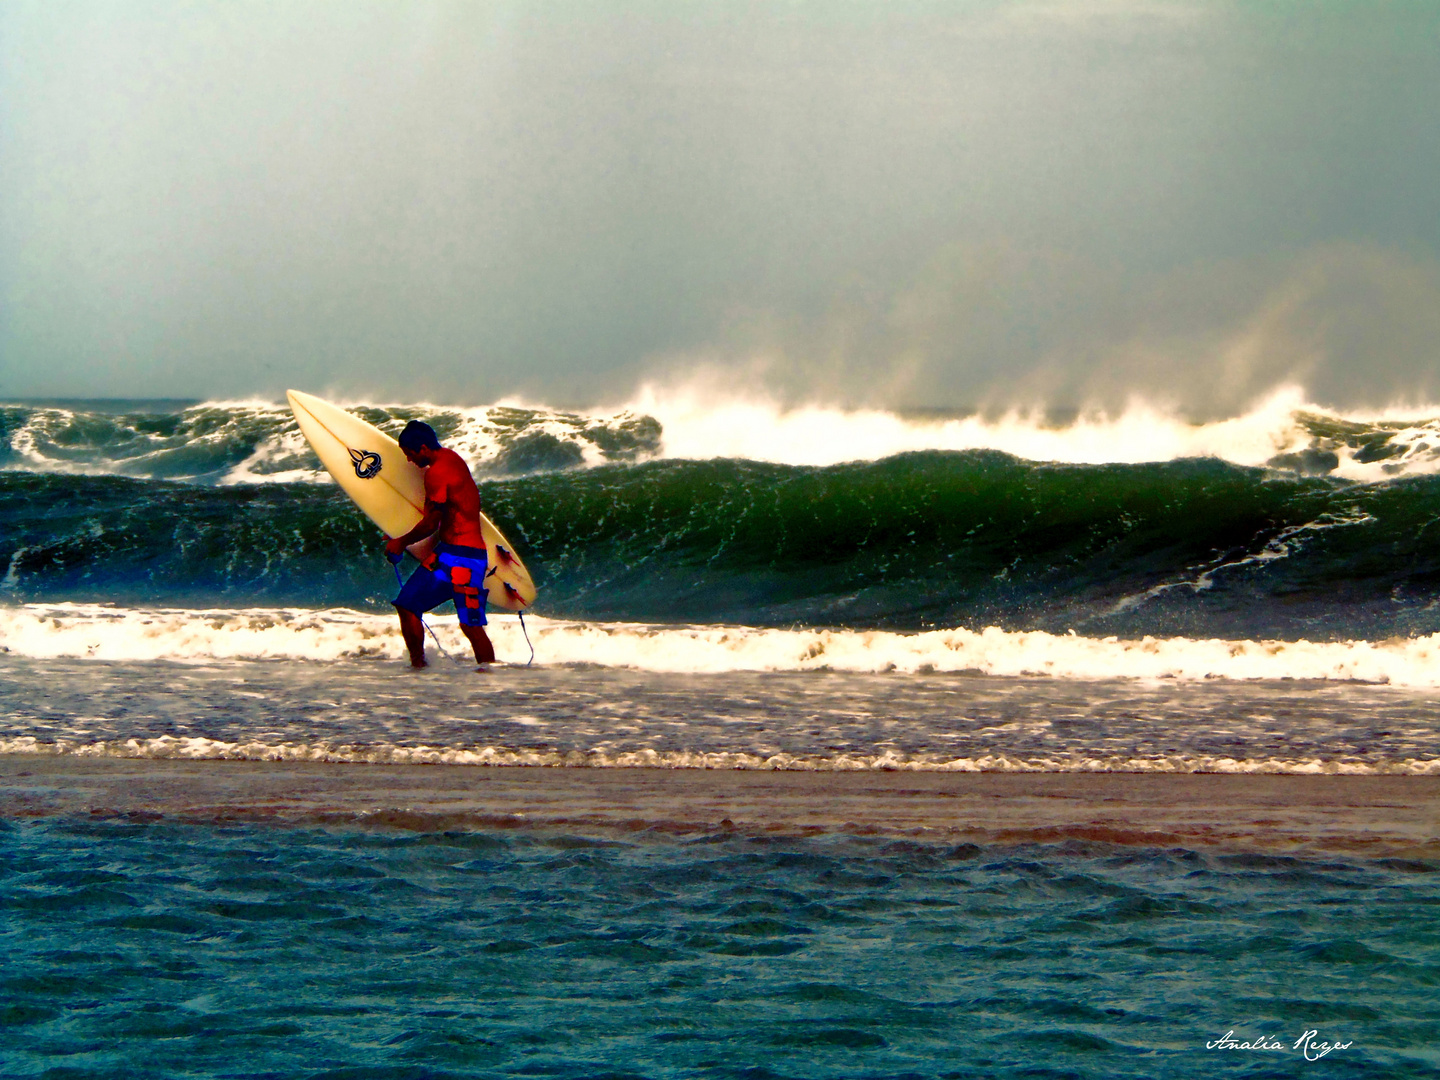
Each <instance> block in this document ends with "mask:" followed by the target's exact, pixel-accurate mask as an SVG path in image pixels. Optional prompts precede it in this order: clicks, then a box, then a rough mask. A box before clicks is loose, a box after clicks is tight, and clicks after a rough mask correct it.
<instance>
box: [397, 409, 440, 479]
mask: <svg viewBox="0 0 1440 1080" xmlns="http://www.w3.org/2000/svg"><path fill="white" fill-rule="evenodd" d="M397 441H398V442H399V443H400V449H401V450H404V451H405V457H406V458H407V459H408V460H409V461H410V463H411V464H412V465H419V466H421V467H422V468H423V467H424V466H426V465H429V464H430V462H432V461H433V460H435V451H436V450H439V449H440V439H439V437H438V436H437V435H436V434H435V429H434V428H432V427H431V426H430V425H429V424H426V423H423V422H421V421H419V420H411V421H410V422H409V423H408V424H406V425H405V430H404V431H402V432H400V438H399V439H398V440H397Z"/></svg>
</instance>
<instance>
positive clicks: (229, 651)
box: [0, 604, 1440, 687]
mask: <svg viewBox="0 0 1440 1080" xmlns="http://www.w3.org/2000/svg"><path fill="white" fill-rule="evenodd" d="M431 624H432V626H433V627H434V629H435V631H436V633H437V635H438V636H439V638H440V640H441V642H442V643H443V644H444V647H445V649H446V650H447V651H448V652H450V653H451V654H453V655H454V656H455V657H457V658H463V657H466V656H468V649H467V647H466V646H465V643H464V640H463V638H462V637H461V635H460V633H459V630H458V628H457V626H456V623H455V618H454V616H442V617H439V618H434V619H432V620H431ZM527 624H528V627H529V631H530V637H531V639H532V641H533V643H534V646H535V653H536V661H537V662H538V663H541V664H596V665H600V666H606V667H617V668H632V669H638V670H643V671H657V672H692V673H716V672H727V671H817V670H832V671H848V672H888V671H899V672H913V673H921V674H927V673H947V672H951V673H953V672H963V673H976V674H984V675H1000V676H1053V677H1056V678H1066V679H1113V678H1136V679H1217V678H1219V679H1240V680H1256V679H1304V680H1312V679H1313V680H1339V681H1350V682H1367V683H1379V684H1389V685H1391V686H1402V687H1435V686H1440V634H1432V635H1429V636H1425V637H1414V638H1392V639H1389V640H1386V641H1338V642H1311V641H1245V640H1238V641H1227V640H1219V639H1209V640H1203V639H1192V638H1151V637H1146V638H1141V639H1139V640H1123V639H1119V638H1115V637H1107V638H1092V637H1080V636H1078V635H1075V634H1049V633H1042V632H1038V631H1036V632H1017V631H1005V630H1000V629H997V628H995V627H989V628H986V629H980V630H965V629H954V630H935V631H930V632H926V633H895V632H889V631H881V630H770V629H759V628H754V627H742V626H653V625H644V624H636V623H587V622H571V621H565V620H559V619H545V618H541V617H538V616H533V617H531V618H529V619H527ZM490 633H491V637H492V638H493V639H494V641H495V647H496V651H497V653H498V655H499V656H500V658H501V659H502V660H507V661H511V662H518V663H523V662H525V661H526V660H527V659H528V657H529V650H528V648H527V646H526V644H525V640H524V637H523V635H522V631H521V627H520V625H519V623H518V621H517V620H515V619H514V618H511V617H509V616H506V615H496V616H495V617H494V618H492V621H491V627H490ZM0 648H3V649H4V650H5V651H6V652H8V653H9V654H11V655H13V656H25V657H34V658H59V657H82V658H83V657H90V658H94V659H96V660H116V661H129V660H138V661H146V660H175V661H182V662H183V661H195V662H204V661H216V660H232V659H234V660H240V659H277V660H278V659H285V660H309V661H337V660H353V659H364V658H375V659H383V660H388V661H400V660H402V658H403V656H404V651H403V645H402V643H401V641H400V635H399V633H398V631H397V629H396V627H395V624H394V619H393V617H391V616H386V615H376V614H369V613H365V612H359V611H351V610H347V609H327V610H309V609H303V608H263V609H262V608H243V609H213V610H179V609H154V610H143V609H132V608H119V607H109V606H97V605H81V604H27V605H23V606H13V607H0Z"/></svg>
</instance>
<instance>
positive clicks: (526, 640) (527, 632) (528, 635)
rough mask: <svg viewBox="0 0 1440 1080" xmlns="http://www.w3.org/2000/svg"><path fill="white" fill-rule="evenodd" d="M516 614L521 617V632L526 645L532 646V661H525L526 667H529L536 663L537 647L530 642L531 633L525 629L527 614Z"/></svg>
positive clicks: (519, 612)
mask: <svg viewBox="0 0 1440 1080" xmlns="http://www.w3.org/2000/svg"><path fill="white" fill-rule="evenodd" d="M515 614H516V615H518V616H520V630H521V631H522V632H523V633H524V635H525V644H526V645H529V646H530V659H529V660H526V661H525V666H526V667H529V666H530V665H531V664H533V663H535V645H534V643H533V642H532V641H531V640H530V631H529V630H526V629H525V612H523V611H517V612H515Z"/></svg>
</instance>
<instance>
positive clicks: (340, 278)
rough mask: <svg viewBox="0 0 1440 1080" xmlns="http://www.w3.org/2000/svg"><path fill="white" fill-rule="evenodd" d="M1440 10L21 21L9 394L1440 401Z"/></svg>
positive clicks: (12, 183)
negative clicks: (1304, 394)
mask: <svg viewBox="0 0 1440 1080" xmlns="http://www.w3.org/2000/svg"><path fill="white" fill-rule="evenodd" d="M1437 102H1440V4H1437V3H1435V2H1433V0H1419V2H1414V3H1380V2H1374V0H1367V2H1363V3H1335V2H1324V0H1315V2H1309V3H1278V2H1277V3H1273V4H1268V3H1244V4H1231V3H1221V2H1212V0H1196V2H1188V0H1176V2H1168V0H1116V2H1100V0H1067V2H1051V3H1024V2H1022V3H960V2H956V3H903V2H896V0H885V2H881V0H872V2H867V3H846V2H842V0H819V2H815V3H804V2H798V3H797V2H789V3H778V2H777V3H768V4H767V3H707V2H694V3H683V4H682V3H674V2H672V0H660V2H657V3H618V2H610V0H582V2H577V3H558V2H557V3H540V2H535V0H522V2H518V3H479V2H473V3H418V2H417V3H397V2H394V0H381V2H365V0H335V2H314V3H304V2H299V0H283V2H276V3H239V2H230V0H226V2H216V3H205V2H190V3H181V2H179V0H175V2H168V3H149V2H144V0H125V2H124V3H114V2H94V3H90V2H83V0H38V2H29V0H5V2H4V3H3V4H0V395H4V396H42V395H44V396H102V395H103V396H123V397H139V396H160V395H165V396H186V397H211V398H214V397H231V398H233V397H251V396H264V397H273V396H275V395H277V394H278V393H279V392H281V391H283V389H284V388H285V387H286V386H299V387H302V388H308V389H311V390H315V391H319V392H328V393H332V394H337V395H343V396H347V397H352V398H353V397H357V396H369V397H372V398H380V399H387V400H400V399H415V398H422V397H423V398H427V399H430V400H439V401H452V402H462V403H482V402H486V401H491V400H494V399H496V398H498V397H500V396H502V395H506V394H521V395H523V396H525V397H528V398H531V399H534V400H543V401H546V402H549V403H551V404H559V405H586V404H604V403H607V402H618V401H622V400H624V399H625V398H626V397H627V396H628V395H629V394H630V393H631V392H632V391H633V390H634V388H635V387H636V386H637V385H638V384H639V383H640V382H642V381H644V380H646V379H659V380H661V381H666V380H670V381H673V380H680V379H684V378H689V377H692V376H694V375H695V374H696V373H697V372H698V373H701V374H702V375H703V376H704V377H706V378H708V379H710V380H711V381H712V382H713V383H714V384H716V385H720V386H728V387H730V388H732V389H734V390H735V391H736V392H750V391H754V392H760V391H768V392H772V393H775V394H779V395H782V396H784V397H786V398H787V399H789V400H813V399H822V400H829V401H841V402H850V403H858V402H871V403H881V404H888V405H929V406H954V407H961V406H968V405H977V404H992V405H993V404H997V403H1000V404H1003V403H1005V402H1012V401H1013V402H1025V403H1030V402H1040V403H1046V404H1052V405H1075V404H1083V403H1086V402H1099V403H1102V404H1115V403H1120V402H1123V400H1124V398H1125V397H1126V396H1128V395H1130V394H1134V393H1139V394H1143V395H1145V396H1147V397H1149V398H1151V399H1153V400H1156V401H1162V402H1170V403H1173V404H1175V405H1178V406H1179V407H1182V408H1184V409H1185V410H1187V411H1189V412H1191V413H1194V414H1196V415H1200V414H1213V413H1216V412H1225V411H1229V410H1233V409H1236V408H1241V407H1243V406H1244V404H1246V403H1247V402H1248V401H1249V400H1251V399H1253V398H1254V397H1255V396H1256V395H1257V394H1260V393H1263V392H1264V390H1265V389H1266V388H1267V387H1269V386H1272V385H1275V384H1277V383H1281V382H1284V381H1287V380H1295V381H1298V382H1300V383H1302V384H1304V385H1305V386H1307V387H1308V388H1309V390H1310V392H1311V396H1312V398H1315V399H1317V400H1319V401H1320V402H1321V403H1324V404H1333V405H1337V406H1340V407H1347V406H1349V407H1357V406H1370V407H1376V406H1382V405H1385V404H1387V403H1392V402H1396V401H1402V400H1408V401H1412V402H1415V401H1440V363H1437V360H1440V122H1437V118H1436V107H1437Z"/></svg>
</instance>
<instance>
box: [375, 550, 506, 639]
mask: <svg viewBox="0 0 1440 1080" xmlns="http://www.w3.org/2000/svg"><path fill="white" fill-rule="evenodd" d="M487 562H488V558H487V556H486V554H485V549H484V548H472V547H461V546H460V545H459V544H438V545H436V547H435V558H434V560H433V562H432V564H431V566H428V567H427V566H417V567H416V568H415V572H414V573H413V574H411V575H410V580H409V581H407V582H405V585H404V587H402V588H401V590H400V595H399V596H397V597H395V601H394V603H395V606H396V607H397V608H401V609H402V610H404V611H411V612H414V613H415V614H416V615H423V614H425V612H427V611H433V610H434V609H435V608H437V607H439V606H440V605H441V604H443V603H445V601H447V600H454V601H455V614H457V615H459V616H460V622H461V623H462V624H463V625H465V626H484V625H485V591H486V590H485V569H486V563H487Z"/></svg>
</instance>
